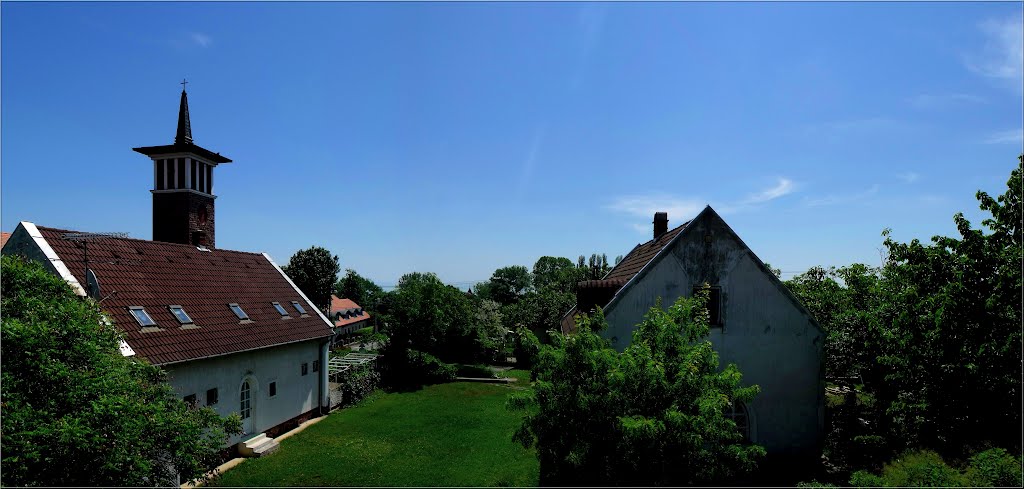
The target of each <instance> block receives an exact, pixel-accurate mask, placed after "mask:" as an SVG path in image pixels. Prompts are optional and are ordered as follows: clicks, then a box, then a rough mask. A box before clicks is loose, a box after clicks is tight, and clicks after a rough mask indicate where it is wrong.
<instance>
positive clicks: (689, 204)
mask: <svg viewBox="0 0 1024 489" xmlns="http://www.w3.org/2000/svg"><path fill="white" fill-rule="evenodd" d="M703 208H704V203H703V202H701V201H699V200H696V199H680V198H678V197H672V196H670V195H665V194H654V195H640V196H629V197H619V198H618V199H616V200H615V202H613V203H612V204H611V205H609V206H608V209H611V210H613V211H616V212H621V213H624V214H629V215H631V216H635V217H644V218H647V219H653V218H654V213H655V212H668V218H669V219H671V220H673V221H678V220H685V219H689V218H691V217H693V216H695V215H697V213H698V212H700V210H701V209H703ZM648 228H649V226H644V228H643V229H648Z"/></svg>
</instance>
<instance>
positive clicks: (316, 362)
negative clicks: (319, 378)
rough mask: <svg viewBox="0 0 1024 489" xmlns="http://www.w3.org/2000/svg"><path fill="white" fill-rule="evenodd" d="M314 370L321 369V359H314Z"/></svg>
mask: <svg viewBox="0 0 1024 489" xmlns="http://www.w3.org/2000/svg"><path fill="white" fill-rule="evenodd" d="M313 371H314V372H319V371H320V360H313Z"/></svg>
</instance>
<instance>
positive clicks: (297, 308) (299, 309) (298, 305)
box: [292, 301, 306, 314]
mask: <svg viewBox="0 0 1024 489" xmlns="http://www.w3.org/2000/svg"><path fill="white" fill-rule="evenodd" d="M292 307H294V308H295V310H296V311H299V314H305V313H306V310H305V309H303V308H302V304H299V303H298V302H297V301H292Z"/></svg>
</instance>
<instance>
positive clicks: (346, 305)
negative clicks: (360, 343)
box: [331, 295, 370, 327]
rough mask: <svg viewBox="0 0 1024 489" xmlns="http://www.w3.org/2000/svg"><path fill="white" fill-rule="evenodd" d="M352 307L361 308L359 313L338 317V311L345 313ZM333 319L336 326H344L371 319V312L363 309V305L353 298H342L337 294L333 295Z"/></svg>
mask: <svg viewBox="0 0 1024 489" xmlns="http://www.w3.org/2000/svg"><path fill="white" fill-rule="evenodd" d="M351 309H356V310H359V314H358V315H355V316H351V317H348V318H346V317H338V315H337V313H344V312H345V311H348V310H351ZM331 319H332V320H333V321H334V326H335V327H344V326H349V325H351V324H355V323H358V322H360V321H366V320H368V319H370V313H368V312H366V311H364V310H362V307H361V306H360V305H359V304H356V303H355V301H353V300H352V299H341V298H338V296H336V295H332V296H331Z"/></svg>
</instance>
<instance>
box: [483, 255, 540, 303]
mask: <svg viewBox="0 0 1024 489" xmlns="http://www.w3.org/2000/svg"><path fill="white" fill-rule="evenodd" d="M489 282H490V285H489V296H490V297H489V298H490V299H492V300H494V301H495V302H497V303H499V304H502V305H508V304H513V303H515V302H516V301H518V300H519V299H520V298H521V297H522V296H523V294H525V293H526V292H527V291H529V290H530V285H531V282H532V278H531V276H530V270H529V269H527V268H526V267H524V266H522V265H512V266H508V267H503V268H499V269H497V270H495V271H494V274H493V275H491V279H490V281H489Z"/></svg>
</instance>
